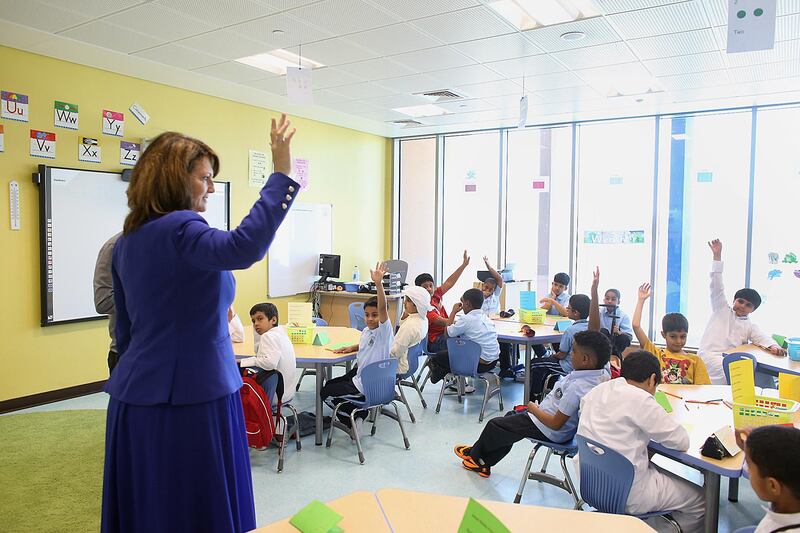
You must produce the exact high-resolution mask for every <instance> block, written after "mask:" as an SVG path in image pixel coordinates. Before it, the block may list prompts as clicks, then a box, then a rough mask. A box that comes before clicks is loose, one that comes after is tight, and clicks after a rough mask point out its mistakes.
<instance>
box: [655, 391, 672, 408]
mask: <svg viewBox="0 0 800 533" xmlns="http://www.w3.org/2000/svg"><path fill="white" fill-rule="evenodd" d="M655 399H656V402H658V405H660V406H661V407H663V408H664V410H665V411H666V412H668V413H671V412H672V404H670V403H669V398H667V395H666V394H664V392H663V391H656V394H655Z"/></svg>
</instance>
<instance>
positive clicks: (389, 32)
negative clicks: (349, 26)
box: [348, 24, 442, 56]
mask: <svg viewBox="0 0 800 533" xmlns="http://www.w3.org/2000/svg"><path fill="white" fill-rule="evenodd" d="M348 39H349V40H350V41H352V42H354V43H356V44H358V45H361V46H363V47H364V48H366V49H368V50H372V51H373V52H376V55H384V56H391V55H395V54H402V53H403V52H411V51H414V50H421V49H423V48H433V47H435V46H439V45H441V44H442V43H441V41H439V40H438V39H435V38H433V37H431V36H430V35H427V34H425V33H422V32H421V31H419V30H417V29H416V28H414V27H413V26H412V25H410V24H393V25H391V26H384V27H382V28H378V29H375V30H369V31H363V32H361V33H355V34H353V35H349V36H348Z"/></svg>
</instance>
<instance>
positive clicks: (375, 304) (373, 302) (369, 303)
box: [364, 296, 378, 309]
mask: <svg viewBox="0 0 800 533" xmlns="http://www.w3.org/2000/svg"><path fill="white" fill-rule="evenodd" d="M367 307H374V308H375V309H377V308H378V297H377V296H373V297H372V298H370V299H369V300H367V301H366V302H364V309H366V308H367Z"/></svg>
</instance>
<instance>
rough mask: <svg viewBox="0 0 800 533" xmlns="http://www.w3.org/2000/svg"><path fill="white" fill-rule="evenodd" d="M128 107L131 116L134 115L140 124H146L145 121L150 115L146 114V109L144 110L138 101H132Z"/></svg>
mask: <svg viewBox="0 0 800 533" xmlns="http://www.w3.org/2000/svg"><path fill="white" fill-rule="evenodd" d="M128 109H129V110H130V112H131V113H132V114H133V116H134V117H136V120H138V121H139V122H141V123H142V124H147V121H148V120H150V115H148V114H147V111H145V110H144V108H143V107H142V106H141V105H139V102H134V103H133V104H131V106H130V107H129V108H128Z"/></svg>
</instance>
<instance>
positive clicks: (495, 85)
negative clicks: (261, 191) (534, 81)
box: [456, 80, 522, 98]
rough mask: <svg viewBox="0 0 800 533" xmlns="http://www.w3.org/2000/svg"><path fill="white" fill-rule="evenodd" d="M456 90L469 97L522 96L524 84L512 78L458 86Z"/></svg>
mask: <svg viewBox="0 0 800 533" xmlns="http://www.w3.org/2000/svg"><path fill="white" fill-rule="evenodd" d="M456 90H457V91H458V92H460V93H462V94H465V95H466V96H467V97H469V98H488V97H491V96H505V95H509V94H519V95H520V96H522V85H517V84H516V83H514V82H513V81H510V80H499V81H490V82H486V83H475V84H470V85H462V86H459V87H456Z"/></svg>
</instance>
